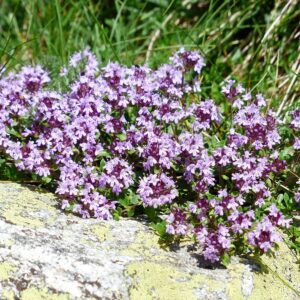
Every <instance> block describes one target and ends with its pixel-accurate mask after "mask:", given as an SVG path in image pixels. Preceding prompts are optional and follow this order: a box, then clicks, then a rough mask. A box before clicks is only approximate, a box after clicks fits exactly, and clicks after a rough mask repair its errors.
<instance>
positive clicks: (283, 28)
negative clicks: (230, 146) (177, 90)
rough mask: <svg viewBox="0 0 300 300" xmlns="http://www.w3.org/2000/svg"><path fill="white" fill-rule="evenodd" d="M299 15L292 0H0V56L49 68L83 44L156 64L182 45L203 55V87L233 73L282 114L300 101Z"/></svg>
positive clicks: (104, 57) (105, 57)
mask: <svg viewBox="0 0 300 300" xmlns="http://www.w3.org/2000/svg"><path fill="white" fill-rule="evenodd" d="M299 19H300V1H299V0H291V1H279V0H277V1H270V0H250V1H249V0H247V1H246V0H240V1H229V0H225V1H224V0H223V1H203V0H202V1H198V0H197V1H196V0H184V1H182V0H180V1H179V0H169V1H167V0H147V1H139V0H115V1H109V0H105V1H103V0H102V1H87V0H65V1H62V0H54V1H44V0H10V1H8V0H4V1H3V3H2V5H1V11H0V39H1V43H0V55H1V63H2V65H6V66H7V68H8V69H13V68H15V67H16V66H19V65H24V64H31V63H41V64H43V65H45V66H46V67H47V68H48V69H49V70H50V72H54V73H55V72H57V71H58V69H59V67H60V66H61V64H62V63H65V62H66V60H67V58H68V56H69V55H70V54H72V53H74V52H75V51H78V50H80V49H82V48H84V47H86V46H89V47H90V48H91V49H92V50H93V51H94V53H95V54H96V55H97V56H98V57H99V59H100V60H101V61H102V62H103V64H105V63H107V62H108V61H110V60H113V61H119V62H121V63H123V64H139V63H145V62H147V63H148V64H150V65H151V66H157V65H159V64H161V63H163V62H165V61H166V59H167V58H168V56H169V55H170V54H171V53H172V52H173V51H174V50H176V49H177V48H179V47H181V46H185V47H186V48H188V49H198V50H200V51H201V52H202V54H203V55H204V56H205V58H206V61H207V65H208V66H207V68H206V73H205V81H204V82H205V86H204V88H207V89H208V91H209V92H211V91H212V92H213V91H214V88H215V87H216V85H218V84H219V83H220V82H221V81H222V80H223V78H224V77H228V76H234V77H236V78H237V79H239V80H241V81H243V83H244V84H245V85H246V86H249V87H250V86H252V87H256V88H258V89H259V90H261V91H263V92H264V93H265V94H266V96H267V97H268V99H269V105H270V106H271V107H273V108H274V109H275V110H278V109H279V108H280V111H279V112H280V113H281V114H282V113H284V112H285V111H286V110H287V108H288V107H290V106H291V105H293V106H295V105H296V104H297V103H298V104H299V93H300V85H299V72H300V43H299V39H300V26H299ZM213 95H214V93H213ZM282 102H283V105H281V107H280V104H281V103H282Z"/></svg>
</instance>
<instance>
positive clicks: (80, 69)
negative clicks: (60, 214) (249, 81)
mask: <svg viewBox="0 0 300 300" xmlns="http://www.w3.org/2000/svg"><path fill="white" fill-rule="evenodd" d="M204 66H205V63H204V60H203V58H202V57H201V55H200V54H199V53H198V52H195V51H186V50H184V49H181V50H179V51H178V52H176V53H175V54H174V55H173V56H172V57H171V58H170V63H169V64H164V65H162V66H160V67H159V68H157V69H155V70H153V69H151V68H149V67H147V66H132V67H126V66H122V65H119V64H117V63H109V64H108V65H107V66H105V67H104V68H100V66H99V65H98V62H97V59H96V58H95V56H94V55H93V54H92V53H91V52H90V51H88V50H84V51H82V52H79V53H76V54H75V55H73V56H72V57H71V58H70V61H69V64H68V65H67V66H65V67H64V68H63V69H62V71H61V73H60V77H59V79H56V81H55V80H54V82H52V81H51V79H50V76H49V74H48V73H47V71H45V70H44V69H42V68H41V67H40V66H36V67H23V68H22V69H21V70H20V71H19V72H18V73H10V74H8V75H7V76H6V77H2V79H1V80H0V151H1V153H3V154H4V155H6V157H7V159H8V160H12V161H13V162H14V163H15V165H16V166H17V167H18V168H19V169H20V170H24V171H27V172H31V173H35V174H37V175H39V176H41V177H49V178H51V179H52V180H53V181H54V182H55V184H56V186H57V189H56V193H57V194H58V195H59V198H60V199H61V203H62V207H63V208H66V209H69V210H71V211H73V212H75V213H77V214H79V215H81V216H82V217H84V218H89V217H95V218H99V219H110V218H111V217H112V214H113V212H114V211H115V210H116V209H117V208H118V207H119V206H120V205H121V204H120V202H119V200H120V199H123V198H124V197H125V195H126V193H127V192H128V191H130V192H133V193H136V194H137V195H138V197H139V201H140V202H139V205H143V206H144V207H153V208H155V209H156V210H157V211H158V212H159V213H160V212H162V211H163V212H164V214H165V215H164V216H162V219H164V220H165V222H166V231H167V233H168V234H170V235H178V236H182V235H186V234H194V235H195V237H196V238H197V241H198V243H199V245H200V246H201V247H202V249H203V254H204V256H205V258H206V259H208V260H210V261H218V260H219V259H220V257H222V255H224V253H225V252H228V253H230V251H231V250H233V249H234V246H235V245H236V244H237V243H242V239H241V236H246V242H245V241H244V243H245V245H244V246H245V247H247V249H250V250H251V249H252V250H253V249H258V250H259V251H262V252H266V251H268V250H269V249H270V248H272V247H273V246H274V245H275V243H276V242H278V240H279V236H278V233H277V231H276V228H277V227H285V226H288V224H289V220H286V219H284V216H283V215H282V213H281V212H280V211H279V210H278V208H277V207H276V206H275V204H273V203H272V199H273V198H272V197H273V196H274V195H273V194H272V193H273V190H272V189H271V188H270V187H269V186H268V184H267V181H268V180H269V178H270V176H271V175H272V174H273V175H274V174H275V175H276V174H280V172H282V171H283V170H284V169H285V162H284V161H282V160H280V159H279V155H278V152H277V149H276V147H278V145H279V142H280V139H281V138H280V135H279V133H278V130H277V122H276V118H275V115H274V113H273V112H272V111H269V110H267V108H266V100H265V99H264V97H263V96H262V95H261V94H257V95H252V94H251V93H250V92H249V91H247V90H246V89H245V88H243V87H242V86H241V85H240V84H236V83H235V81H233V80H229V81H226V82H225V84H224V85H223V87H222V92H223V94H224V96H225V99H226V102H228V105H229V106H230V107H231V116H228V117H227V118H226V112H225V116H224V115H222V113H221V111H220V110H219V108H218V106H217V105H216V103H215V101H214V100H212V99H202V98H201V88H200V81H201V80H200V79H201V71H202V68H203V67H204ZM58 83H59V84H58ZM57 86H59V88H57ZM293 117H294V119H293V122H292V124H291V126H292V127H293V128H296V129H299V127H300V126H299V120H298V119H299V112H297V111H296V112H294V116H293ZM298 144H299V140H297V141H296V142H295V149H299V148H298V146H299V145H298ZM299 195H300V192H298V196H297V197H296V199H298V201H299ZM166 212H169V213H166ZM251 247H252V248H251Z"/></svg>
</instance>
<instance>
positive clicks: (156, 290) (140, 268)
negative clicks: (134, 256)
mask: <svg viewBox="0 0 300 300" xmlns="http://www.w3.org/2000/svg"><path fill="white" fill-rule="evenodd" d="M126 275H127V276H128V277H130V278H131V279H132V284H131V287H130V289H129V293H130V299H131V300H140V299H143V300H147V299H149V300H150V299H151V300H152V299H162V300H168V299H170V300H182V299H187V300H193V299H199V296H197V294H196V292H197V291H196V290H198V291H200V289H201V294H202V295H203V294H204V295H205V293H208V292H211V291H215V292H220V291H222V290H223V289H224V288H223V283H222V282H220V281H218V280H216V279H213V278H210V277H209V276H208V275H205V274H195V275H191V274H189V273H188V272H181V271H178V270H176V269H175V268H172V267H170V266H168V265H164V264H162V263H153V262H148V261H144V262H134V263H131V264H129V265H128V267H127V270H126ZM204 298H205V297H204Z"/></svg>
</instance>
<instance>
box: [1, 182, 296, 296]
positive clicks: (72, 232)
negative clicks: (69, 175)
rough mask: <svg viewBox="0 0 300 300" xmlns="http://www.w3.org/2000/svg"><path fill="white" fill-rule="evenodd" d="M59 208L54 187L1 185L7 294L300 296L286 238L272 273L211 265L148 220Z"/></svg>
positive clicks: (247, 265) (251, 266)
mask: <svg viewBox="0 0 300 300" xmlns="http://www.w3.org/2000/svg"><path fill="white" fill-rule="evenodd" d="M57 207H58V205H57V200H56V198H55V196H54V195H52V194H51V193H47V192H43V191H37V189H35V188H33V187H30V186H22V185H19V184H16V183H9V182H1V183H0V299H23V300H26V299H28V300H38V299H133V300H135V299H139V300H140V299H141V300H143V299H162V300H168V299H172V300H176V299H178V300H182V299H188V300H192V299H297V294H296V292H295V291H293V289H295V290H298V291H299V290H300V285H299V284H300V274H299V269H298V266H297V265H296V257H295V256H294V254H293V252H292V251H291V250H290V249H289V248H288V247H287V246H286V245H285V244H284V243H283V244H282V245H281V247H280V250H279V251H278V253H277V257H276V258H275V259H273V258H269V257H266V256H264V257H263V258H262V261H263V263H264V264H265V265H267V266H268V269H267V270H268V272H262V271H263V270H262V269H261V268H260V267H259V264H257V263H254V262H253V261H252V260H251V259H250V260H245V259H244V260H242V259H239V258H234V259H233V261H232V263H231V264H230V265H229V266H228V268H227V269H225V268H215V269H208V268H205V264H204V262H203V260H201V256H200V255H197V253H196V252H193V251H190V249H189V247H188V246H189V245H188V244H185V245H181V246H180V247H178V249H176V251H175V250H173V251H171V250H164V249H162V248H161V247H160V246H159V243H158V237H157V236H156V234H155V233H154V232H153V231H151V229H150V228H149V226H147V224H145V222H139V221H136V220H130V219H122V220H120V221H108V222H101V221H98V220H92V219H89V220H84V219H80V218H78V217H76V216H74V215H70V214H69V215H68V214H65V213H63V212H61V211H60V210H59V209H58V208H57ZM288 285H289V286H290V287H292V288H290V287H288Z"/></svg>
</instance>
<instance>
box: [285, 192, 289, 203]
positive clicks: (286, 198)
mask: <svg viewBox="0 0 300 300" xmlns="http://www.w3.org/2000/svg"><path fill="white" fill-rule="evenodd" d="M283 199H284V202H286V203H288V202H289V200H290V196H289V195H288V193H284V195H283Z"/></svg>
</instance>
